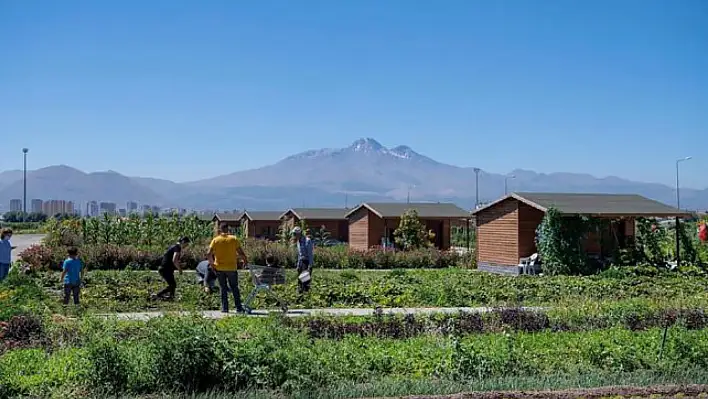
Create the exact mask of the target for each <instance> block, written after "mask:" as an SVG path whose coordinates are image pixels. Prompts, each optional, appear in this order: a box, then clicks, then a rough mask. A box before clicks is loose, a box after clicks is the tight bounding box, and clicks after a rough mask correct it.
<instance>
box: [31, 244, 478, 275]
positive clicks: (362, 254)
mask: <svg viewBox="0 0 708 399" xmlns="http://www.w3.org/2000/svg"><path fill="white" fill-rule="evenodd" d="M165 250H166V247H155V246H153V247H142V248H141V247H135V246H131V245H115V244H95V245H82V246H80V247H79V256H80V257H81V260H82V261H83V262H84V264H85V265H86V267H87V268H88V269H92V270H122V269H133V270H143V269H152V270H155V269H157V268H158V267H159V265H160V261H161V259H162V254H163V253H164V251H165ZM207 250H208V248H207V246H206V245H204V244H197V245H191V246H190V247H188V248H187V249H186V250H185V251H184V253H183V254H182V264H183V267H184V268H186V269H192V270H193V269H194V268H195V267H196V266H197V264H198V263H199V262H201V261H203V260H204V259H206V254H207ZM244 250H245V252H246V255H247V256H248V260H249V262H250V263H252V264H257V265H264V264H265V257H266V255H267V254H269V253H270V254H272V255H273V256H274V257H275V258H276V260H277V261H278V262H279V264H280V265H281V266H283V267H294V266H295V262H296V260H297V259H296V255H297V251H296V250H295V248H294V247H293V246H292V245H288V244H281V243H271V242H267V241H263V240H246V242H245V243H244ZM66 251H67V247H66V246H62V245H49V244H42V245H35V246H33V247H30V248H28V249H26V250H25V251H23V252H21V253H20V254H19V258H20V259H21V260H22V261H23V262H25V263H27V264H29V265H31V266H32V267H33V268H35V269H38V270H59V269H60V267H61V264H62V262H63V261H64V259H66V256H67V255H66ZM472 265H473V257H472V256H470V255H466V256H463V255H460V254H458V253H457V252H454V251H438V250H435V249H420V250H414V251H405V252H403V251H396V252H394V251H384V250H381V249H371V250H369V251H352V250H349V248H348V247H347V246H334V247H316V248H315V263H314V267H315V268H316V269H396V268H410V269H415V268H446V267H453V266H465V267H472Z"/></svg>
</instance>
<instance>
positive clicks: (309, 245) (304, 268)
mask: <svg viewBox="0 0 708 399" xmlns="http://www.w3.org/2000/svg"><path fill="white" fill-rule="evenodd" d="M292 235H293V238H294V239H295V243H296V244H297V274H298V276H299V275H300V274H301V273H303V272H308V273H310V275H312V265H313V263H314V248H313V242H312V239H311V238H310V237H307V236H305V235H304V234H303V233H302V229H301V228H300V227H295V228H294V229H293V231H292ZM311 281H312V280H307V281H304V282H303V281H301V280H300V279H298V280H297V292H298V293H299V294H302V293H304V292H307V291H309V290H310V282H311Z"/></svg>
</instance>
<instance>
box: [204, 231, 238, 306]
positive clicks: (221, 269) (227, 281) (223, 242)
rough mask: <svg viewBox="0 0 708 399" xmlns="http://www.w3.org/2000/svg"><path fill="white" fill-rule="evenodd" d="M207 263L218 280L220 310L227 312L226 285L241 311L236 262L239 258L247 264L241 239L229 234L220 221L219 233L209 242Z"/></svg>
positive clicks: (227, 294) (227, 297)
mask: <svg viewBox="0 0 708 399" xmlns="http://www.w3.org/2000/svg"><path fill="white" fill-rule="evenodd" d="M208 257H209V263H210V264H211V267H212V268H213V269H214V270H215V271H216V277H217V279H218V280H219V290H220V291H221V312H223V313H228V312H229V293H228V290H227V287H229V288H231V292H233V294H234V301H235V302H236V311H237V312H239V313H243V312H244V309H243V305H242V303H241V292H240V291H239V289H238V271H237V269H238V263H239V258H240V260H241V261H242V262H243V263H244V264H248V259H247V258H246V254H245V253H244V252H243V248H242V247H241V241H239V239H238V238H236V237H235V236H233V235H231V234H229V226H228V225H227V224H225V223H222V224H221V226H219V235H218V236H216V237H214V239H213V240H211V244H209V253H208Z"/></svg>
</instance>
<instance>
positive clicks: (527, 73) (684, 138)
mask: <svg viewBox="0 0 708 399" xmlns="http://www.w3.org/2000/svg"><path fill="white" fill-rule="evenodd" d="M0 54H2V62H0V131H2V137H3V138H2V146H1V147H0V148H2V152H3V154H2V156H0V170H5V169H15V168H18V167H21V159H22V156H21V151H20V149H21V148H22V147H24V146H27V147H30V149H31V150H30V151H31V152H30V158H29V159H30V163H29V165H30V168H37V167H43V166H47V165H52V164H60V163H63V164H68V165H71V166H74V167H77V168H79V169H82V170H86V171H95V170H107V169H112V170H116V171H119V172H121V173H124V174H128V175H143V176H154V177H164V178H169V179H173V180H177V181H183V180H192V179H198V178H202V177H208V176H214V175H218V174H223V173H227V172H232V171H236V170H241V169H246V168H254V167H258V166H263V165H265V164H269V163H273V162H276V161H277V160H279V159H281V158H283V157H285V156H287V155H291V154H293V153H296V152H300V151H303V150H307V149H314V148H321V147H344V146H347V145H349V143H350V142H352V141H354V140H355V139H357V138H359V137H374V138H376V139H377V140H379V141H380V142H381V143H382V144H384V145H387V146H394V145H398V144H407V145H410V146H411V147H413V148H414V149H415V150H417V151H418V152H421V153H423V154H425V155H428V156H430V157H432V158H435V159H437V160H439V161H442V162H447V163H451V164H456V165H461V166H479V167H481V168H483V169H485V170H489V171H492V172H498V173H503V172H508V171H510V170H512V169H515V168H524V169H531V170H536V171H540V172H554V171H563V172H587V173H591V174H594V175H598V176H605V175H618V176H621V177H627V178H631V179H636V180H642V181H658V182H663V183H667V184H672V182H673V179H674V160H675V159H676V158H679V157H683V156H687V155H692V156H694V159H693V160H692V161H690V162H688V163H685V164H683V166H682V180H683V182H685V185H686V186H692V187H700V188H703V187H708V174H706V173H705V171H706V170H708V160H707V159H706V157H700V155H701V154H700V152H699V151H701V152H705V149H706V148H707V147H706V144H707V143H708V2H705V1H702V0H681V1H675V0H674V1H670V0H666V1H652V0H647V1H641V0H636V1H635V0H620V1H609V0H595V1H584V2H581V1H565V2H564V1H550V0H549V1H541V0H539V1H527V0H517V1H513V0H509V1H504V0H498V1H475V0H459V1H458V0H445V1H419V2H411V1H404V0H384V1H381V0H357V1H325V0H322V1H307V0H300V1H286V0H280V1H274V0H261V1H257V2H246V1H217V0H210V1H203V2H197V1H187V0H185V1H167V0H151V1H135V0H125V1H81V0H72V1H64V2H50V1H46V0H45V1H40V0H0ZM15 152H16V154H15V155H11V154H13V153H15Z"/></svg>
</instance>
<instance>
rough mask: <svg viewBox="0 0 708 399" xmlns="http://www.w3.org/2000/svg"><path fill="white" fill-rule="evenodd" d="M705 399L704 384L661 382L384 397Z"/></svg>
mask: <svg viewBox="0 0 708 399" xmlns="http://www.w3.org/2000/svg"><path fill="white" fill-rule="evenodd" d="M674 397H680V398H697V397H701V398H708V385H662V386H651V387H622V386H617V387H603V388H587V389H564V390H559V391H492V392H469V393H460V394H454V395H434V396H431V395H427V396H426V395H422V396H405V397H397V398H388V399H577V398H583V399H604V398H611V399H620V398H627V399H629V398H651V399H660V398H674Z"/></svg>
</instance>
